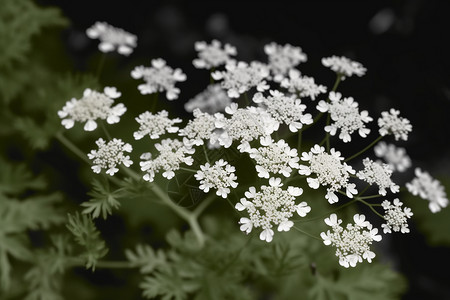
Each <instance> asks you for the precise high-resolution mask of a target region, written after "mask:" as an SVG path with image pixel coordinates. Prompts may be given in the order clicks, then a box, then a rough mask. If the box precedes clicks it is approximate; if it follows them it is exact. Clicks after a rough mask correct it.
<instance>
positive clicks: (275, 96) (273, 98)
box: [253, 90, 313, 132]
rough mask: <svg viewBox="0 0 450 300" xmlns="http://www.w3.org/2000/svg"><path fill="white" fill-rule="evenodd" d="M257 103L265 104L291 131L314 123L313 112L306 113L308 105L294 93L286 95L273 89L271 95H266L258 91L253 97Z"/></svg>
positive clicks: (274, 116) (267, 109)
mask: <svg viewBox="0 0 450 300" xmlns="http://www.w3.org/2000/svg"><path fill="white" fill-rule="evenodd" d="M253 101H254V102H255V103H261V104H263V105H264V107H265V109H266V111H267V112H268V113H270V114H271V115H272V117H273V118H274V119H275V120H277V121H278V122H279V123H284V124H286V125H287V126H289V130H290V131H291V132H297V131H298V130H299V129H301V128H302V127H303V125H304V124H312V122H313V119H312V116H311V114H309V113H304V111H305V110H306V105H304V104H302V102H301V100H300V99H298V98H296V97H295V96H294V95H292V96H285V95H284V94H283V93H281V92H279V91H276V90H271V91H270V96H268V97H264V96H263V95H262V94H261V93H256V94H255V95H254V97H253Z"/></svg>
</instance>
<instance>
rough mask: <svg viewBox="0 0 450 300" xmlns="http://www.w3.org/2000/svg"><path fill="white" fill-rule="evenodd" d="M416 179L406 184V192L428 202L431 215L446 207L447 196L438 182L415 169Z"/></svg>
mask: <svg viewBox="0 0 450 300" xmlns="http://www.w3.org/2000/svg"><path fill="white" fill-rule="evenodd" d="M414 172H415V174H416V177H415V178H414V179H413V180H412V181H411V182H408V183H407V184H406V188H407V189H408V191H409V192H410V193H411V194H413V195H414V196H417V195H419V196H420V197H421V198H422V199H425V200H428V201H430V203H429V204H428V207H429V208H430V210H431V212H432V213H437V212H439V211H441V208H444V207H446V206H447V205H448V198H447V194H446V193H445V189H444V187H443V186H442V184H441V183H440V182H439V180H437V179H434V178H433V177H431V175H430V174H429V173H428V172H425V171H422V170H421V169H420V168H416V169H415V171H414Z"/></svg>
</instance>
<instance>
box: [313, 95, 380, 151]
mask: <svg viewBox="0 0 450 300" xmlns="http://www.w3.org/2000/svg"><path fill="white" fill-rule="evenodd" d="M329 99H330V102H329V103H327V102H325V101H323V100H321V101H320V102H319V104H318V105H317V109H318V110H319V111H320V112H323V113H324V112H329V113H330V117H331V120H333V123H332V124H330V125H327V126H325V131H326V132H329V133H330V135H335V134H336V132H337V130H338V129H339V130H340V131H341V132H340V134H339V138H340V139H341V140H342V141H344V143H348V142H350V141H351V140H352V138H351V136H350V135H351V134H352V133H353V132H355V131H356V130H358V133H359V135H360V136H361V137H366V136H367V135H368V134H369V133H370V129H368V128H366V127H365V125H364V123H368V122H370V121H372V120H373V119H372V118H371V117H369V113H368V112H367V111H366V110H363V111H361V112H359V110H358V103H357V102H355V101H354V100H353V98H352V97H348V98H342V94H341V93H335V92H330V95H329Z"/></svg>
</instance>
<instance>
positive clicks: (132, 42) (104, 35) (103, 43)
mask: <svg viewBox="0 0 450 300" xmlns="http://www.w3.org/2000/svg"><path fill="white" fill-rule="evenodd" d="M86 34H87V36H88V37H90V38H91V39H99V40H100V44H99V45H98V49H99V50H100V51H102V52H105V53H106V52H111V51H114V50H115V49H117V52H119V53H120V54H122V55H127V56H128V55H130V54H131V53H132V52H133V48H135V47H136V42H137V37H136V36H135V35H134V34H131V33H129V32H126V31H125V30H123V29H120V28H116V27H113V26H111V25H109V24H107V23H105V22H96V23H95V24H94V25H92V26H91V27H89V28H88V29H87V30H86Z"/></svg>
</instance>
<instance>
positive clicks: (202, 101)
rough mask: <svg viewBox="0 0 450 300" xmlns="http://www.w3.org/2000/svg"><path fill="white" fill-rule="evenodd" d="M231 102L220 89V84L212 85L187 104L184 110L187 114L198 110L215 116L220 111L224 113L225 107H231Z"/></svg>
mask: <svg viewBox="0 0 450 300" xmlns="http://www.w3.org/2000/svg"><path fill="white" fill-rule="evenodd" d="M231 102H232V101H231V99H230V97H228V95H227V93H226V92H225V91H224V90H223V89H222V88H221V87H220V84H212V85H209V86H208V88H207V89H206V90H204V91H203V92H201V93H200V94H198V95H196V96H195V97H194V98H192V99H191V100H189V101H188V102H186V104H184V109H185V110H186V111H187V112H192V111H194V109H196V108H198V109H200V110H201V111H203V112H207V113H210V114H214V113H216V112H219V111H224V110H225V107H227V106H228V105H230V104H231Z"/></svg>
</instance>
